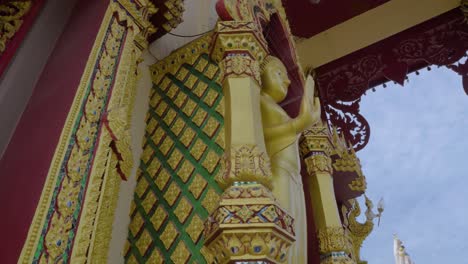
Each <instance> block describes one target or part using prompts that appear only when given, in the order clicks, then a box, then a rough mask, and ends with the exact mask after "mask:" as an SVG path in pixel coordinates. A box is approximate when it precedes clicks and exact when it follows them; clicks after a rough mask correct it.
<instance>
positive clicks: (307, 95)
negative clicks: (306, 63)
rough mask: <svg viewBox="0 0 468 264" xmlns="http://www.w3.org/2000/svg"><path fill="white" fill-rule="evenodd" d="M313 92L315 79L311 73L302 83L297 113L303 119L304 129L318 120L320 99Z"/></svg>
mask: <svg viewBox="0 0 468 264" xmlns="http://www.w3.org/2000/svg"><path fill="white" fill-rule="evenodd" d="M314 93H315V81H314V79H313V78H312V76H311V75H308V76H307V79H306V83H305V85H304V95H303V99H302V102H301V109H300V113H299V116H300V118H301V119H303V124H304V127H305V129H306V128H309V127H310V126H312V125H314V124H316V123H317V122H318V121H319V120H320V116H321V107H320V100H319V98H318V97H315V96H314Z"/></svg>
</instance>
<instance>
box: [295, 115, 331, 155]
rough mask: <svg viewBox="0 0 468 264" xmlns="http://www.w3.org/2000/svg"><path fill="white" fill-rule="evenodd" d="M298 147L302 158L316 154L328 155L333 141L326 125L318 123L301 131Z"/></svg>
mask: <svg viewBox="0 0 468 264" xmlns="http://www.w3.org/2000/svg"><path fill="white" fill-rule="evenodd" d="M299 147H300V150H301V154H302V157H303V158H304V159H306V158H307V157H310V156H314V155H317V154H321V155H324V156H327V157H330V156H331V154H332V152H333V143H332V138H331V134H330V130H329V129H328V125H327V124H325V123H319V124H317V125H316V126H314V127H312V128H310V129H308V130H306V131H305V132H304V133H302V137H301V139H300V141H299Z"/></svg>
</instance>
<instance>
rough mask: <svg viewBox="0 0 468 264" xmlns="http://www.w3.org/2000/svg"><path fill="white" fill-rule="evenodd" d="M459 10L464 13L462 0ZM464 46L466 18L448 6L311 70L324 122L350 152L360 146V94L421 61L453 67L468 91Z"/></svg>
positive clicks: (363, 126)
mask: <svg viewBox="0 0 468 264" xmlns="http://www.w3.org/2000/svg"><path fill="white" fill-rule="evenodd" d="M461 10H462V11H464V12H465V14H466V10H467V5H466V1H463V2H462V5H461ZM467 50H468V29H467V27H466V18H465V16H464V15H463V14H462V12H460V10H452V11H450V12H448V13H446V14H444V15H442V16H440V17H436V18H433V19H431V20H429V21H427V22H425V23H423V24H420V25H418V26H416V27H414V28H412V29H411V31H403V32H401V33H399V34H397V35H395V36H392V37H390V38H388V39H386V40H384V41H381V42H379V43H376V44H374V45H371V46H369V47H367V48H365V49H363V50H360V51H356V52H354V53H352V54H349V55H347V56H345V57H343V58H341V59H340V60H337V61H334V62H332V63H330V64H328V65H324V66H322V67H320V68H318V69H316V72H317V84H318V87H319V89H320V94H321V95H322V98H321V99H322V102H323V103H322V105H323V106H324V110H325V112H326V117H327V119H328V121H329V123H330V124H331V125H333V126H335V127H337V130H338V132H339V133H340V134H343V135H344V137H345V138H346V141H347V142H350V143H351V145H352V146H353V148H354V149H355V150H356V151H358V150H361V149H362V148H364V146H365V145H366V144H367V143H368V142H369V138H370V126H369V124H368V122H367V121H366V119H365V118H364V117H363V116H362V115H361V114H360V109H359V104H360V98H361V97H362V96H363V95H365V93H366V92H367V91H368V90H369V89H371V88H373V87H375V86H377V85H380V84H384V87H385V86H386V85H385V83H386V82H388V81H394V82H395V83H398V84H400V85H404V82H405V80H406V78H407V75H408V73H410V72H412V71H416V70H418V69H420V68H423V67H426V66H431V65H436V66H438V67H443V66H444V67H447V68H449V69H452V70H454V71H455V72H457V73H458V74H460V75H461V76H462V77H463V86H464V89H465V92H466V93H467V94H468V77H467V76H468V74H467V72H468V67H466V65H465V64H460V63H458V62H459V61H460V60H461V59H462V58H464V57H466V51H467Z"/></svg>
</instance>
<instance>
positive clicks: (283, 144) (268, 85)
mask: <svg viewBox="0 0 468 264" xmlns="http://www.w3.org/2000/svg"><path fill="white" fill-rule="evenodd" d="M261 68H262V76H261V77H262V91H261V99H260V100H261V101H260V105H261V113H262V124H263V130H264V137H265V144H266V148H267V153H268V156H269V157H270V161H271V170H272V174H273V180H272V185H273V194H274V195H275V197H276V198H277V199H278V200H279V202H280V205H281V206H283V207H284V208H285V209H286V210H287V211H289V213H291V215H292V217H294V219H295V226H296V242H295V244H294V246H293V247H292V248H291V250H290V253H289V255H290V256H289V261H288V263H307V232H306V228H307V224H306V211H305V210H306V208H305V199H304V190H303V187H302V179H301V175H300V159H299V147H298V137H299V135H300V134H301V133H302V132H303V131H304V130H306V129H307V128H309V127H311V126H312V125H314V124H315V123H316V122H318V121H319V120H320V102H319V100H318V98H314V80H313V78H312V77H311V76H310V75H308V76H307V80H306V84H305V86H304V95H303V97H302V101H301V107H300V112H299V115H298V116H297V117H296V118H291V117H290V116H289V115H288V114H287V113H286V111H285V110H284V109H283V108H282V107H281V106H280V105H279V102H281V101H283V100H284V99H285V97H286V94H287V92H288V87H289V84H290V83H291V82H290V80H289V78H288V73H287V71H286V67H285V66H284V64H283V63H282V62H281V61H280V60H279V59H278V58H276V57H273V56H268V57H267V58H265V60H264V62H263V64H262V67H261Z"/></svg>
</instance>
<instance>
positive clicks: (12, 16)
mask: <svg viewBox="0 0 468 264" xmlns="http://www.w3.org/2000/svg"><path fill="white" fill-rule="evenodd" d="M31 5H32V1H11V2H7V3H5V4H1V5H0V54H2V53H3V52H4V51H5V49H6V46H7V44H8V42H9V41H10V39H12V38H13V37H14V36H15V34H16V32H17V31H18V30H19V28H20V27H21V25H22V24H23V17H24V15H26V14H27V13H28V12H29V10H30V9H31Z"/></svg>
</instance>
